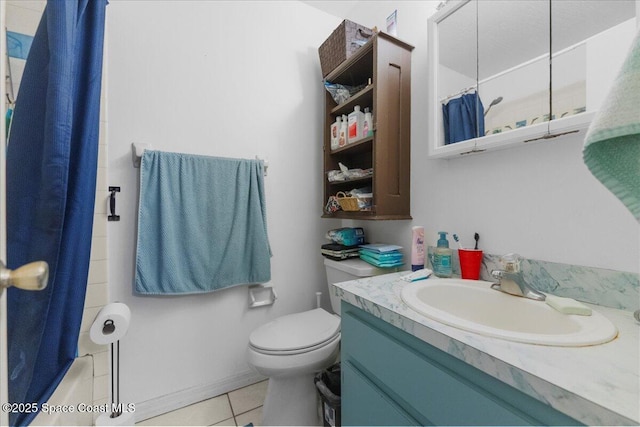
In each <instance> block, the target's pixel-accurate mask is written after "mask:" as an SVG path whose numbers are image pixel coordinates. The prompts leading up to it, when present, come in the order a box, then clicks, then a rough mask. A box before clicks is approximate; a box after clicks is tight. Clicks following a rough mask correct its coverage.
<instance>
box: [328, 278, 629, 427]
mask: <svg viewBox="0 0 640 427" xmlns="http://www.w3.org/2000/svg"><path fill="white" fill-rule="evenodd" d="M402 274H406V272H400V273H392V274H387V275H383V276H376V277H370V278H364V279H359V280H353V281H349V282H342V283H337V284H335V285H333V289H332V291H333V292H335V294H336V295H337V296H338V297H339V298H341V299H343V300H344V301H346V302H348V303H350V304H352V305H354V306H356V307H359V308H361V309H363V310H364V311H366V312H368V313H371V314H373V315H374V316H376V317H378V318H380V319H382V320H384V321H386V322H387V323H390V324H392V325H394V326H396V327H398V328H399V329H402V330H403V331H405V332H407V333H409V334H411V335H413V336H415V337H417V338H419V339H421V340H423V341H425V342H427V343H429V344H431V345H433V346H435V347H437V348H439V349H440V350H443V351H445V352H447V353H448V354H450V355H452V356H454V357H456V358H458V359H460V360H463V361H465V362H466V363H468V364H470V365H472V366H475V367H476V368H478V369H480V370H482V371H484V372H486V373H487V374H489V375H491V376H493V377H495V378H497V379H499V380H501V381H503V382H505V383H507V384H509V385H511V386H513V387H515V388H517V389H519V390H521V391H523V392H524V393H526V394H528V395H530V396H532V397H534V398H536V399H538V400H540V401H542V402H544V403H546V404H548V405H550V406H552V407H554V408H556V409H557V410H559V411H561V412H563V413H565V414H567V415H569V416H571V417H573V418H575V419H576V420H578V421H580V422H583V423H585V424H587V425H639V424H640V374H639V371H640V325H639V324H638V323H637V322H636V321H635V320H634V318H633V313H632V312H630V311H623V310H617V309H613V308H607V307H602V306H596V305H590V306H591V307H592V308H593V309H594V310H596V311H598V312H599V313H601V314H602V315H604V316H605V317H607V318H608V319H609V320H611V321H612V322H613V323H614V324H615V325H616V327H617V328H618V331H619V333H618V337H617V338H616V339H614V340H613V341H611V342H609V343H605V344H601V345H597V346H589V347H550V346H542V345H532V344H521V343H517V342H511V341H506V340H502V339H498V338H491V337H486V336H482V335H479V334H475V333H473V332H467V331H464V330H462V329H457V328H454V327H451V326H447V325H445V324H442V323H440V322H437V321H435V320H432V319H429V318H427V317H425V316H423V315H421V314H418V313H417V312H415V311H413V310H411V309H410V308H409V307H408V306H407V305H406V304H405V303H404V302H402V299H401V297H400V291H401V289H402V287H403V286H405V285H407V284H408V283H407V282H405V281H403V280H400V276H401V275H402ZM514 298H515V297H514Z"/></svg>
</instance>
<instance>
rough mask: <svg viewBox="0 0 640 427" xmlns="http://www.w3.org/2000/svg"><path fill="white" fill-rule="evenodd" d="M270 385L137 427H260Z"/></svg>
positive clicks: (234, 393)
mask: <svg viewBox="0 0 640 427" xmlns="http://www.w3.org/2000/svg"><path fill="white" fill-rule="evenodd" d="M267 383H268V381H267V380H265V381H261V382H259V383H256V384H252V385H250V386H247V387H243V388H241V389H238V390H234V391H231V392H229V393H227V394H223V395H220V396H217V397H214V398H211V399H208V400H204V401H202V402H198V403H194V404H193V405H190V406H186V407H184V408H180V409H177V410H175V411H172V412H168V413H166V414H162V415H159V416H157V417H153V418H149V419H148V420H144V421H141V422H139V423H136V425H137V426H196V425H197V426H245V425H247V424H249V423H253V425H254V426H260V423H261V421H262V403H263V402H264V397H265V395H266V394H267Z"/></svg>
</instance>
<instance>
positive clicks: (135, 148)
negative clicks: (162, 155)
mask: <svg viewBox="0 0 640 427" xmlns="http://www.w3.org/2000/svg"><path fill="white" fill-rule="evenodd" d="M144 150H151V144H144V143H141V142H132V143H131V159H132V160H133V167H134V168H139V167H140V162H141V161H142V155H143V154H144ZM256 160H262V159H261V158H260V157H258V156H256ZM262 164H263V165H264V176H267V169H268V168H269V161H268V160H262Z"/></svg>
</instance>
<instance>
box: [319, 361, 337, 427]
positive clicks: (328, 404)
mask: <svg viewBox="0 0 640 427" xmlns="http://www.w3.org/2000/svg"><path fill="white" fill-rule="evenodd" d="M314 382H315V384H316V388H317V389H318V392H320V399H322V421H323V424H324V426H325V427H340V426H341V425H342V420H341V416H340V413H341V411H340V405H341V399H340V363H336V364H335V365H332V366H330V367H329V368H327V369H325V370H324V371H322V372H320V373H318V374H317V375H316V376H315V378H314Z"/></svg>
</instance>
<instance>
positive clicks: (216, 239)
mask: <svg viewBox="0 0 640 427" xmlns="http://www.w3.org/2000/svg"><path fill="white" fill-rule="evenodd" d="M140 169H141V170H140V205H139V210H138V240H137V251H136V277H135V289H136V292H137V293H139V294H149V295H177V294H196V293H204V292H211V291H215V290H218V289H222V288H226V287H229V286H234V285H240V284H246V283H264V282H267V281H269V280H270V279H271V264H270V261H271V260H270V257H271V250H270V247H269V240H268V237H267V224H266V209H265V197H264V179H263V164H262V162H261V161H260V160H245V159H228V158H218V157H209V156H199V155H189V154H180V153H168V152H161V151H152V150H145V152H144V155H143V157H142V162H141V165H140Z"/></svg>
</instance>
